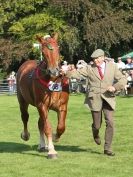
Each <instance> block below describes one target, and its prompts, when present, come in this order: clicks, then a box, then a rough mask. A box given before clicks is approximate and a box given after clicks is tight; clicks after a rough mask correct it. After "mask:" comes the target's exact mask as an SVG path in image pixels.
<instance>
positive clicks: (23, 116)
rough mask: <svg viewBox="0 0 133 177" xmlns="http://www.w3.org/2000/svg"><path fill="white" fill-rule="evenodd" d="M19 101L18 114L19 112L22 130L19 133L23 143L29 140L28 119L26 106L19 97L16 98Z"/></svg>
mask: <svg viewBox="0 0 133 177" xmlns="http://www.w3.org/2000/svg"><path fill="white" fill-rule="evenodd" d="M18 101H19V106H20V112H21V119H22V122H23V126H24V130H23V132H22V133H21V138H22V139H23V140H25V141H28V140H29V138H30V133H29V132H28V126H27V124H28V119H29V114H28V105H29V104H27V103H26V102H25V101H24V99H23V97H22V96H20V95H19V97H18Z"/></svg>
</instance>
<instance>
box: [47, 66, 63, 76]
mask: <svg viewBox="0 0 133 177" xmlns="http://www.w3.org/2000/svg"><path fill="white" fill-rule="evenodd" d="M49 73H50V75H51V76H56V77H57V76H59V75H60V70H59V68H52V69H49Z"/></svg>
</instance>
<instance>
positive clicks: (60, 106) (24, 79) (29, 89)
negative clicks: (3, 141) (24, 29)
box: [17, 34, 69, 158]
mask: <svg viewBox="0 0 133 177" xmlns="http://www.w3.org/2000/svg"><path fill="white" fill-rule="evenodd" d="M57 38H58V35H57V34H55V35H54V36H53V37H50V36H48V35H47V36H45V37H39V36H37V40H38V41H39V43H40V45H41V48H42V54H43V57H44V60H43V61H42V62H40V64H37V62H36V61H35V60H29V61H26V62H25V63H23V64H22V65H21V66H20V68H19V70H18V73H17V97H18V102H19V106H20V111H21V119H22V122H23V126H24V129H23V132H22V133H21V138H22V139H23V140H25V141H27V140H29V137H30V133H29V131H28V125H27V124H28V119H29V114H28V106H29V104H30V105H32V106H35V107H36V108H37V110H38V113H39V120H38V128H39V132H40V142H39V146H38V149H39V150H40V151H42V150H44V151H45V150H46V149H47V151H48V158H57V152H56V151H55V148H54V144H53V141H54V140H55V141H58V140H59V138H60V136H61V135H62V134H63V133H64V131H65V119H66V114H67V104H68V99H69V83H68V79H67V78H65V77H63V76H61V75H60V56H59V49H58V42H57ZM49 110H54V111H56V112H57V116H58V124H57V129H56V134H54V136H53V134H52V126H51V124H50V122H49V119H48V112H49ZM45 136H46V138H47V143H46V141H45Z"/></svg>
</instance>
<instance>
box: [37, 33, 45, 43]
mask: <svg viewBox="0 0 133 177" xmlns="http://www.w3.org/2000/svg"><path fill="white" fill-rule="evenodd" d="M36 39H37V40H38V42H39V43H41V44H42V43H43V41H44V40H43V37H42V36H39V35H36Z"/></svg>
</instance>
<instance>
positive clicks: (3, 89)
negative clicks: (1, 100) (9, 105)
mask: <svg viewBox="0 0 133 177" xmlns="http://www.w3.org/2000/svg"><path fill="white" fill-rule="evenodd" d="M3 94H9V95H12V94H16V86H15V85H14V86H13V89H12V90H10V87H9V85H8V80H6V79H5V80H0V95H3Z"/></svg>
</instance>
